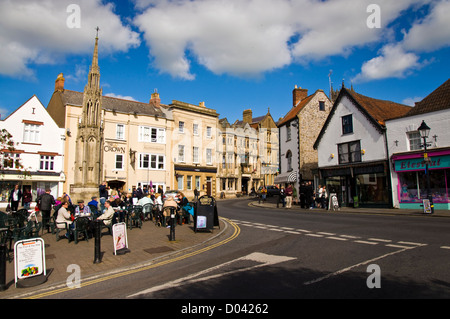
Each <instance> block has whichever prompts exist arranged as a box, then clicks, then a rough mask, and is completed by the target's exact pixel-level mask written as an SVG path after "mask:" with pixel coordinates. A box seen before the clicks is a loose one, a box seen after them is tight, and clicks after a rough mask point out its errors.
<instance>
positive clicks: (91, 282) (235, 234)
mask: <svg viewBox="0 0 450 319" xmlns="http://www.w3.org/2000/svg"><path fill="white" fill-rule="evenodd" d="M221 219H222V220H225V221H226V222H228V223H229V224H230V225H231V226H232V227H233V228H234V232H233V235H231V236H230V237H228V238H227V239H224V240H222V241H220V242H218V243H216V244H213V245H210V246H207V247H204V248H202V249H199V250H196V251H193V252H191V253H188V254H184V255H181V256H179V257H175V258H169V259H167V260H164V261H161V262H158V263H155V264H151V265H148V266H144V267H141V268H136V269H130V270H127V271H122V272H120V273H117V274H111V275H107V276H104V277H101V278H97V279H92V280H88V281H86V282H82V283H81V285H80V286H81V287H80V288H82V287H87V286H90V285H94V284H97V283H100V282H103V281H107V280H111V279H115V278H119V277H123V276H128V275H132V274H135V273H138V272H141V271H145V270H149V269H153V268H157V267H161V266H164V265H167V264H171V263H173V262H176V261H179V260H183V259H186V258H190V257H192V256H196V255H199V254H202V253H204V252H206V251H209V250H211V249H214V248H217V247H219V246H222V245H225V244H227V243H229V242H230V241H232V240H234V239H236V238H237V237H238V236H239V234H240V232H241V229H240V228H239V226H237V225H236V224H235V223H233V222H232V221H230V220H229V219H226V218H221ZM73 289H75V288H69V287H64V288H59V289H55V290H51V291H48V292H43V293H40V294H36V295H32V296H29V297H26V298H24V299H40V298H45V297H48V296H53V295H57V294H60V293H64V292H67V291H70V290H73Z"/></svg>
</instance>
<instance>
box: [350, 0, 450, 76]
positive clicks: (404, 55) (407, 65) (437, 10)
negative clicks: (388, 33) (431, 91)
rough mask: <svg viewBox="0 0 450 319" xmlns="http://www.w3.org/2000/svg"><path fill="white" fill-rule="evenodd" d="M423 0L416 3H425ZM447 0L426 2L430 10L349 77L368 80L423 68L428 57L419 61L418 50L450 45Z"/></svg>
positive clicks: (402, 74)
mask: <svg viewBox="0 0 450 319" xmlns="http://www.w3.org/2000/svg"><path fill="white" fill-rule="evenodd" d="M428 2H430V1H424V2H423V3H420V4H428ZM449 15H450V1H449V0H439V1H432V2H431V3H430V11H429V14H428V15H427V16H425V17H424V18H423V19H420V20H418V21H415V22H414V23H413V24H412V26H411V28H410V29H409V30H404V31H403V34H404V38H403V40H401V41H400V42H398V43H395V44H393V43H388V44H386V45H385V46H384V47H383V48H382V49H381V50H380V52H379V53H380V55H379V56H377V57H375V58H373V59H371V60H369V61H367V62H365V63H364V64H363V66H362V68H361V73H359V74H358V75H357V76H356V77H355V78H354V79H353V80H354V81H356V82H358V81H360V82H361V81H370V80H377V79H384V78H391V77H394V78H401V77H404V76H405V75H408V74H409V73H411V72H413V71H415V70H417V69H420V68H423V67H424V66H426V65H427V64H429V63H431V62H432V60H430V61H419V60H420V56H419V54H420V53H422V52H432V51H434V50H437V49H441V48H444V47H448V46H450V20H448V16H449Z"/></svg>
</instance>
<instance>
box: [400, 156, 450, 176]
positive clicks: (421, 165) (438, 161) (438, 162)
mask: <svg viewBox="0 0 450 319" xmlns="http://www.w3.org/2000/svg"><path fill="white" fill-rule="evenodd" d="M425 167H426V164H425V162H424V158H423V157H419V158H408V159H397V160H395V171H396V172H405V171H418V170H425ZM428 167H429V168H430V169H442V168H449V167H450V156H448V155H446V156H432V157H429V162H428Z"/></svg>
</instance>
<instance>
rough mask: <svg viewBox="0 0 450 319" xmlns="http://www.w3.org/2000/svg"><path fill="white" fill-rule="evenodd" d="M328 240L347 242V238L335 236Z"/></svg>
mask: <svg viewBox="0 0 450 319" xmlns="http://www.w3.org/2000/svg"><path fill="white" fill-rule="evenodd" d="M327 238H328V239H334V240H342V241H347V240H348V239H347V238H342V237H334V236H329V237H327Z"/></svg>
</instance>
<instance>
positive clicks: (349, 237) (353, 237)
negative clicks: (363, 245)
mask: <svg viewBox="0 0 450 319" xmlns="http://www.w3.org/2000/svg"><path fill="white" fill-rule="evenodd" d="M339 236H341V237H344V238H348V239H358V238H361V237H358V236H350V235H339Z"/></svg>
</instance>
